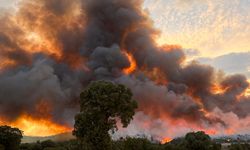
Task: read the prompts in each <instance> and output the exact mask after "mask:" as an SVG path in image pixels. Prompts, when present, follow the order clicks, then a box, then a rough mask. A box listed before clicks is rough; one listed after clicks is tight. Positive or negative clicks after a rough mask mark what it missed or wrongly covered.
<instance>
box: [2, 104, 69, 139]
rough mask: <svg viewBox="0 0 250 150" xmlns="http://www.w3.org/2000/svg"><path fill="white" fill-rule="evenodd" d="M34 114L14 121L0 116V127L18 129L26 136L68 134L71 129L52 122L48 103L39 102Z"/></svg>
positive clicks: (24, 114) (25, 114)
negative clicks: (7, 126)
mask: <svg viewBox="0 0 250 150" xmlns="http://www.w3.org/2000/svg"><path fill="white" fill-rule="evenodd" d="M35 109H36V114H32V115H33V116H32V115H29V114H28V113H23V114H21V115H20V116H19V117H18V118H17V119H16V120H14V121H7V120H6V119H5V118H4V117H1V116H0V125H6V124H7V125H9V126H11V127H16V128H19V129H20V130H22V131H23V132H24V135H27V136H50V135H56V134H60V133H65V132H70V131H71V130H72V129H71V128H70V127H68V126H64V125H60V124H57V123H55V122H53V120H52V118H51V115H50V112H51V109H52V107H51V105H50V103H49V102H48V101H45V100H41V101H40V102H39V103H38V104H37V105H36V106H35Z"/></svg>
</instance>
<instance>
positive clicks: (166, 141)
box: [161, 137, 172, 144]
mask: <svg viewBox="0 0 250 150" xmlns="http://www.w3.org/2000/svg"><path fill="white" fill-rule="evenodd" d="M171 141H172V139H171V138H169V137H165V138H163V139H162V140H161V144H165V143H169V142H171Z"/></svg>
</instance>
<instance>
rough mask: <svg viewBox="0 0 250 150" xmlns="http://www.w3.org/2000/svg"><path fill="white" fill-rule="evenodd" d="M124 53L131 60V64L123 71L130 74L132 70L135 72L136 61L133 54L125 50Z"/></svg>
mask: <svg viewBox="0 0 250 150" xmlns="http://www.w3.org/2000/svg"><path fill="white" fill-rule="evenodd" d="M124 54H125V55H126V56H127V58H128V60H129V62H130V66H129V67H128V68H125V69H124V70H123V72H124V73H125V74H130V73H132V72H134V71H135V70H136V62H135V59H134V58H133V56H132V55H131V54H129V53H126V52H124Z"/></svg>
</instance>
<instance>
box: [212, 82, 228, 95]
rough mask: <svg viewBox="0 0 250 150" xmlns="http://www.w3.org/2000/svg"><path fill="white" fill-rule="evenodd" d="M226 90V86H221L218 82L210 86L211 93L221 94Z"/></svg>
mask: <svg viewBox="0 0 250 150" xmlns="http://www.w3.org/2000/svg"><path fill="white" fill-rule="evenodd" d="M226 90H227V87H221V86H220V85H218V84H215V85H213V87H212V88H211V92H212V93H213V94H223V93H225V92H226Z"/></svg>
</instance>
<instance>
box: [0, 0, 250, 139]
mask: <svg viewBox="0 0 250 150" xmlns="http://www.w3.org/2000/svg"><path fill="white" fill-rule="evenodd" d="M142 3H143V1H141V0H136V1H135V0H101V1H100V0H75V1H71V0H25V1H24V0H23V1H21V2H20V4H19V8H18V10H17V12H16V13H14V14H11V13H9V12H6V13H5V15H3V16H2V17H1V25H0V58H1V63H0V68H1V72H0V116H1V117H2V118H4V119H5V120H6V121H8V122H11V121H13V120H15V119H16V118H18V117H19V116H21V115H22V114H23V113H26V114H30V115H31V116H34V117H41V118H43V117H47V116H50V117H52V119H53V120H54V121H55V122H57V123H60V124H71V125H72V122H73V116H74V114H75V113H76V112H77V111H78V105H77V104H78V103H77V101H78V97H79V93H80V92H81V90H83V89H84V88H85V87H86V86H87V85H88V84H89V83H90V82H91V81H94V80H110V81H113V82H117V83H122V84H125V85H126V86H128V87H129V88H131V89H132V91H133V93H134V97H135V98H136V99H137V100H138V102H139V109H138V113H137V115H136V117H135V121H134V123H133V124H136V125H138V124H140V123H139V122H140V121H141V122H144V123H145V124H147V123H146V122H147V121H148V122H150V123H148V125H146V126H144V125H145V124H144V125H143V123H141V125H142V126H143V127H145V128H148V129H151V131H152V132H153V131H155V133H150V134H152V135H155V136H164V135H166V134H170V133H169V132H168V131H167V129H168V128H170V129H171V126H173V125H175V126H177V127H178V126H180V125H183V126H186V127H187V128H188V129H194V130H195V129H213V128H220V129H223V130H225V132H226V131H228V130H229V129H230V127H231V124H229V123H230V121H228V119H223V117H221V114H229V113H232V114H233V115H235V117H237V118H238V119H239V120H244V119H246V118H247V117H249V113H250V110H249V109H248V108H249V106H250V97H247V96H245V95H244V92H245V90H246V89H247V88H248V86H249V85H248V82H247V79H246V78H245V77H244V76H242V75H230V76H221V75H220V74H218V73H216V71H215V70H214V69H213V68H212V67H210V66H206V65H202V64H199V63H196V62H193V63H190V64H188V65H184V61H185V55H184V53H183V51H182V49H181V47H179V46H175V45H165V46H158V45H157V44H156V42H155V39H156V38H157V37H158V36H159V31H157V30H155V29H154V28H153V22H152V20H150V19H149V18H148V14H147V12H146V11H144V10H143V9H142ZM41 104H46V108H47V109H48V110H45V109H44V108H43V107H42V108H41ZM143 118H144V119H143ZM146 118H147V119H146ZM224 118H225V117H224ZM157 120H158V121H157ZM155 122H156V123H155ZM246 126H247V125H246ZM157 128H158V129H157ZM154 129H155V130H154ZM156 129H157V130H156ZM161 129H164V130H162V131H164V133H163V132H160V131H159V130H161ZM165 130H166V132H165ZM222 132H223V131H222Z"/></svg>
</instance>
